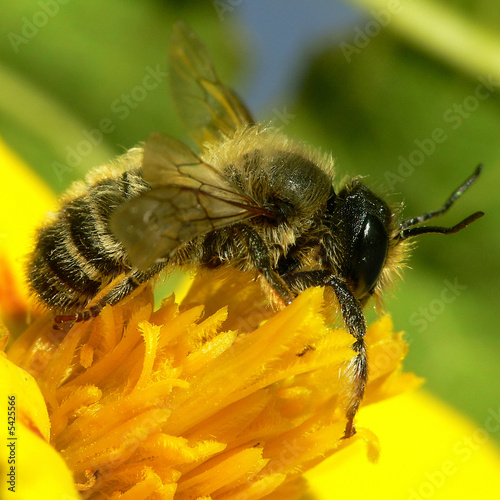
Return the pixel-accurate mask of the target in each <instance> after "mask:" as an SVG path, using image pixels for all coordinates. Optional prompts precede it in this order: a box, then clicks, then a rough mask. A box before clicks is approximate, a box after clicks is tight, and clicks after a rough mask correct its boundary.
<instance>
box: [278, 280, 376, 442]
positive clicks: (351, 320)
mask: <svg viewBox="0 0 500 500" xmlns="http://www.w3.org/2000/svg"><path fill="white" fill-rule="evenodd" d="M283 279H284V280H285V282H286V283H287V284H288V285H289V286H290V288H291V289H292V290H294V289H298V290H304V289H306V288H309V287H311V286H331V287H332V288H333V291H334V292H335V295H336V296H337V299H338V301H339V304H340V310H341V312H342V318H343V320H344V324H345V326H346V328H347V330H348V331H349V333H350V334H351V335H352V336H353V337H354V339H355V341H354V343H353V344H352V346H351V348H352V349H353V351H354V352H355V353H356V355H355V356H354V357H353V358H352V360H351V361H350V363H349V365H348V366H347V368H346V369H345V370H344V375H345V376H346V377H347V380H348V381H350V384H349V386H348V388H347V389H346V392H345V396H346V404H345V408H346V410H345V412H346V417H347V424H346V428H345V432H344V438H349V437H351V436H353V435H354V434H355V433H356V429H355V428H354V424H353V421H354V417H355V416H356V412H357V411H358V408H359V405H360V403H361V401H362V399H363V395H364V392H365V387H366V382H367V379H368V362H367V355H366V344H365V339H364V336H365V333H366V322H365V317H364V314H363V311H362V309H361V305H360V303H359V302H358V300H357V299H356V297H354V295H353V294H352V293H351V291H350V290H349V289H348V288H347V286H346V284H345V283H344V282H343V281H341V280H339V279H338V278H337V277H335V276H333V275H331V274H329V273H328V272H325V271H309V272H299V273H292V274H289V275H284V276H283Z"/></svg>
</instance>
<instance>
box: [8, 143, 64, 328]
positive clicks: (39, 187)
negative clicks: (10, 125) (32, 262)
mask: <svg viewBox="0 0 500 500" xmlns="http://www.w3.org/2000/svg"><path fill="white" fill-rule="evenodd" d="M0 164H2V169H1V175H0V185H1V186H2V196H1V197H0V313H3V314H5V315H6V316H15V315H19V314H25V311H26V307H27V306H26V303H27V300H28V292H27V288H26V284H25V273H24V262H25V259H26V256H27V255H28V253H29V252H30V249H31V246H32V244H33V243H32V242H33V234H34V230H35V227H37V226H38V225H39V224H40V222H41V221H42V220H43V219H44V217H45V215H46V213H47V212H48V211H49V210H51V209H54V207H55V206H56V203H57V200H56V197H55V195H54V193H53V192H52V191H51V190H50V189H49V188H48V186H47V185H46V184H45V183H44V182H43V181H42V180H41V179H40V178H39V177H38V176H36V174H35V173H34V172H33V170H31V169H30V168H29V167H28V166H27V165H26V164H25V163H24V162H23V161H22V160H21V159H20V158H19V157H18V156H17V155H16V154H15V153H14V152H13V151H12V150H11V149H9V147H8V146H7V145H6V144H5V143H4V142H3V141H2V140H1V139H0ZM14 214H15V217H14V216H13V215H14ZM20 220H21V221H23V223H22V224H19V221H20ZM22 319H24V318H22Z"/></svg>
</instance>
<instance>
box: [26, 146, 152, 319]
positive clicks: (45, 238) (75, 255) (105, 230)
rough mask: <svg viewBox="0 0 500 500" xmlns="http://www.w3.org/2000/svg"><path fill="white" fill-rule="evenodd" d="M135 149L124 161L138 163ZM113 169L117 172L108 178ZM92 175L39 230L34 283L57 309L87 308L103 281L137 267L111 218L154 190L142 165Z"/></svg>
mask: <svg viewBox="0 0 500 500" xmlns="http://www.w3.org/2000/svg"><path fill="white" fill-rule="evenodd" d="M132 151H137V150H132ZM132 151H131V152H129V153H128V155H126V156H125V157H123V161H124V162H125V163H128V162H130V161H132V166H135V165H136V161H135V160H136V156H135V154H131V153H132ZM127 160H128V162H127ZM129 166H130V165H129ZM110 172H112V173H115V176H114V177H106V174H109V173H110ZM92 178H93V180H94V183H91V184H89V185H88V186H87V187H86V190H84V192H83V193H80V194H79V195H77V196H75V197H74V198H72V199H69V200H68V201H67V202H66V203H65V204H64V205H63V206H62V207H61V209H60V210H59V212H58V213H57V214H56V216H55V218H54V220H53V221H52V222H50V223H49V224H48V225H46V226H44V227H42V228H41V229H40V230H39V232H38V235H37V241H36V247H35V250H34V252H33V254H32V256H31V260H30V262H29V267H28V282H29V286H30V288H31V290H32V291H33V292H34V293H35V294H36V295H37V296H38V298H39V299H40V301H41V302H43V303H45V304H46V305H47V306H48V307H49V308H51V309H56V310H59V311H70V310H78V309H83V308H85V306H86V305H87V304H88V302H89V301H90V300H91V299H92V298H93V297H95V295H96V294H97V293H98V292H99V291H100V290H101V289H102V287H103V286H105V285H107V284H108V283H109V282H110V281H111V280H112V279H113V278H115V277H116V276H118V275H120V274H121V273H129V272H130V270H131V268H130V265H129V264H128V262H127V258H126V254H125V251H124V248H123V247H122V245H121V244H120V243H119V242H118V241H117V240H116V239H115V238H114V236H113V235H112V234H111V232H110V230H109V218H110V216H111V214H112V213H113V210H114V209H115V208H116V207H117V206H119V205H121V204H122V203H124V202H125V201H126V200H128V199H129V198H132V197H134V196H137V195H138V194H140V193H142V192H144V191H146V190H148V189H150V188H149V185H148V184H147V183H146V182H145V181H144V180H143V178H142V175H141V171H140V169H139V168H133V169H132V170H127V171H124V172H123V171H122V170H115V171H114V172H113V168H112V167H106V168H105V169H101V170H98V171H96V172H95V173H93V174H92ZM90 182H92V180H91V181H90Z"/></svg>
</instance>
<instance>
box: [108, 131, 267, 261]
mask: <svg viewBox="0 0 500 500" xmlns="http://www.w3.org/2000/svg"><path fill="white" fill-rule="evenodd" d="M143 170H144V173H143V175H144V179H145V180H146V181H147V182H148V183H149V184H150V185H151V190H150V191H146V192H145V193H143V194H141V195H139V196H137V197H135V198H132V199H130V200H129V201H127V202H126V203H124V204H123V205H121V206H120V207H118V208H117V209H116V210H115V212H114V213H113V215H112V217H111V229H112V231H113V233H114V235H115V236H116V238H117V239H118V240H119V241H120V242H121V243H122V244H123V245H124V246H125V249H126V250H127V255H128V257H129V260H130V262H131V263H132V265H133V266H134V267H136V268H138V269H141V270H145V269H148V268H149V267H150V266H151V265H153V264H154V263H155V262H160V261H162V260H164V259H166V258H168V257H169V256H171V255H172V254H173V253H174V252H175V251H176V250H177V249H178V248H179V247H180V246H181V245H182V244H184V243H186V242H188V241H190V240H192V239H193V238H195V237H197V236H200V235H202V234H206V233H208V232H210V231H213V230H215V229H220V228H223V227H226V226H229V225H232V224H234V223H236V222H239V221H242V220H245V219H248V218H250V217H255V216H257V215H265V216H272V214H270V213H269V211H267V210H266V209H264V208H263V207H260V206H258V205H257V204H256V203H255V202H254V201H253V200H252V199H251V198H249V197H248V196H246V195H245V194H244V193H242V192H241V191H240V190H239V189H238V188H237V187H236V186H234V185H232V184H231V183H230V182H229V181H228V179H227V178H226V177H225V176H224V175H223V174H221V173H220V172H219V171H218V170H217V169H215V168H213V167H212V166H210V165H208V164H206V163H205V162H203V161H202V160H201V159H200V158H199V157H198V156H197V155H195V154H194V153H193V152H192V151H191V149H189V148H188V147H187V146H186V145H184V144H182V143H181V142H179V141H177V140H176V139H173V138H171V137H168V136H165V135H162V134H153V135H152V136H151V137H150V138H149V139H148V140H147V142H146V144H145V146H144V159H143Z"/></svg>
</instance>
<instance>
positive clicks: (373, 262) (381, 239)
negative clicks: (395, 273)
mask: <svg viewBox="0 0 500 500" xmlns="http://www.w3.org/2000/svg"><path fill="white" fill-rule="evenodd" d="M388 245H389V238H388V236H387V230H386V228H385V226H384V224H383V223H382V221H381V220H380V219H379V218H378V217H376V216H374V215H367V216H366V217H365V219H364V221H363V224H362V225H361V231H360V232H359V234H358V237H357V238H356V241H355V242H354V245H353V248H352V265H353V267H352V270H353V277H354V278H355V280H356V282H357V287H356V292H357V294H359V295H362V294H364V293H366V292H370V293H371V292H372V291H373V288H374V287H375V284H376V282H377V279H378V277H379V275H380V272H381V271H382V268H383V267H384V263H385V258H386V255H387V247H388Z"/></svg>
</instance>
